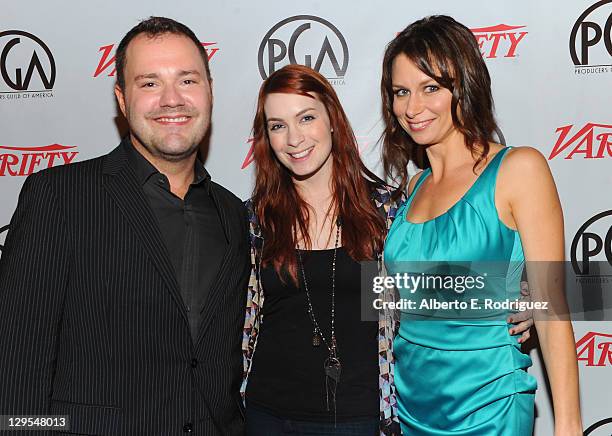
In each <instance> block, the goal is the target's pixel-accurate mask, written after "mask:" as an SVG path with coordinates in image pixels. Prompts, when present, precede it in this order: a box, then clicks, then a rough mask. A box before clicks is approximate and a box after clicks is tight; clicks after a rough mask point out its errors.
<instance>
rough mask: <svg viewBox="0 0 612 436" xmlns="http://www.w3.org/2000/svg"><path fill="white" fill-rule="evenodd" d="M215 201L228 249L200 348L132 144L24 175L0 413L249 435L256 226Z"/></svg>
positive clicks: (2, 305)
mask: <svg viewBox="0 0 612 436" xmlns="http://www.w3.org/2000/svg"><path fill="white" fill-rule="evenodd" d="M211 193H212V196H213V199H214V201H215V202H216V205H217V208H218V210H219V214H220V216H221V222H222V225H223V228H224V231H225V236H226V238H227V240H228V241H229V248H228V250H227V251H226V253H225V255H224V258H223V261H222V265H221V268H220V271H219V273H218V276H217V278H216V281H215V283H214V285H213V286H212V288H211V289H210V291H209V292H208V296H207V300H206V303H205V305H204V308H203V310H202V313H201V317H202V318H201V330H200V334H199V337H198V339H197V341H196V342H195V343H194V341H193V339H192V337H191V335H190V331H189V324H188V320H187V314H186V309H185V306H184V303H183V301H182V298H181V294H180V290H179V285H178V283H177V279H176V276H175V273H174V270H173V267H172V263H171V261H170V259H169V255H168V253H167V249H166V247H165V245H164V243H163V240H162V236H161V232H160V230H159V225H158V224H157V221H156V219H155V216H154V214H153V211H152V210H151V208H150V206H149V204H148V202H147V200H146V197H145V196H144V193H143V191H142V188H141V187H140V185H139V184H138V183H137V181H136V178H135V175H134V172H133V170H132V168H131V167H130V166H129V165H128V164H127V157H126V154H125V150H124V148H123V146H122V145H120V146H119V147H117V148H116V149H115V150H113V151H112V152H111V153H110V154H108V155H106V156H103V157H100V158H97V159H92V160H89V161H84V162H80V163H76V164H72V165H68V166H64V167H57V168H52V169H50V170H45V171H42V172H40V173H37V174H34V175H32V176H30V177H28V179H27V180H26V182H25V184H24V187H23V189H22V192H21V195H20V199H19V204H18V206H17V210H16V212H15V214H14V216H13V219H12V221H11V228H10V231H9V233H8V235H7V238H6V244H5V249H4V252H3V255H2V258H1V259H0V384H1V387H0V414H23V415H27V414H66V415H70V419H71V431H72V432H74V433H76V434H88V435H130V436H132V435H158V434H159V435H177V434H183V432H184V431H187V432H189V433H190V434H197V435H238V434H242V432H243V421H244V414H243V409H242V404H241V401H240V394H239V387H240V382H241V376H242V354H241V347H240V343H241V335H242V326H243V320H244V305H245V301H246V289H247V281H248V276H249V267H250V264H249V257H248V256H249V255H248V237H247V227H246V222H247V220H246V214H245V211H244V208H243V205H242V203H241V202H240V201H239V200H238V198H236V197H235V196H234V195H233V194H231V193H230V192H229V191H227V190H225V189H224V188H222V187H221V186H219V185H217V184H215V183H212V184H211ZM202 267H205V266H202ZM190 429H191V431H189V430H190ZM37 434H40V433H39V432H37ZM53 434H56V433H53Z"/></svg>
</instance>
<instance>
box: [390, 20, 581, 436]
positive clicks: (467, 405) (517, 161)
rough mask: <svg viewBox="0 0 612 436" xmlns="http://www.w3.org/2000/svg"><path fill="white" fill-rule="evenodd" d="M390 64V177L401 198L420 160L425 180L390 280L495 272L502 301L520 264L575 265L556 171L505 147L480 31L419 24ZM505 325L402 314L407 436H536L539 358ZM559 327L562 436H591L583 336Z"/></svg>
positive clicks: (552, 356)
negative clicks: (581, 385)
mask: <svg viewBox="0 0 612 436" xmlns="http://www.w3.org/2000/svg"><path fill="white" fill-rule="evenodd" d="M383 62H384V63H383V78H382V98H383V112H384V117H385V121H386V130H385V136H384V151H383V157H384V167H385V169H386V171H387V172H388V173H389V174H390V175H391V176H396V177H398V178H399V180H400V185H401V187H406V185H407V184H408V183H407V181H408V177H407V170H406V165H407V163H408V162H409V161H413V162H415V163H416V164H417V166H419V167H420V168H422V169H423V171H422V172H420V173H418V174H417V175H416V176H415V177H414V178H413V179H412V180H411V181H410V184H409V185H408V195H409V196H408V199H407V201H406V202H405V203H404V205H403V206H402V207H401V208H400V209H399V210H398V212H397V219H396V220H395V221H394V223H393V225H392V226H391V229H390V231H389V235H388V238H387V240H386V244H385V262H386V264H387V269H388V270H389V271H390V272H391V273H396V272H406V269H410V268H413V269H411V270H410V271H408V272H410V273H417V272H418V271H417V270H418V266H417V263H418V262H420V261H428V262H440V263H441V264H442V263H443V264H444V265H445V268H446V271H449V270H450V271H452V268H453V265H455V264H457V265H459V264H463V263H465V262H470V263H475V264H477V263H481V264H482V265H488V266H485V267H484V272H485V274H486V271H487V269H488V268H489V269H494V268H498V269H499V268H500V265H502V266H504V265H505V266H504V268H505V269H503V270H501V275H498V276H495V275H494V274H493V275H491V277H490V278H489V279H487V287H486V288H485V291H486V292H487V293H488V296H489V297H492V299H494V300H496V299H499V300H502V299H504V298H507V299H508V298H509V299H514V298H516V297H517V295H515V293H514V290H515V289H517V288H518V287H517V286H516V283H517V282H518V280H519V279H520V271H521V269H520V268H518V267H517V266H518V265H521V266H522V264H523V262H524V261H525V260H527V261H530V262H531V261H534V262H531V264H533V263H535V261H541V262H539V263H540V264H541V263H543V262H560V261H562V260H563V255H564V240H563V216H562V211H561V206H560V203H559V199H558V196H557V192H556V188H555V184H554V181H553V179H552V176H551V173H550V170H549V169H548V166H547V163H546V160H545V159H544V158H543V157H542V155H541V154H540V153H539V152H537V151H536V150H535V149H533V148H527V147H521V148H512V149H511V148H507V147H504V146H502V145H500V144H498V143H496V142H495V141H494V139H493V135H494V132H495V131H496V128H497V127H496V123H495V119H494V116H493V101H492V96H491V88H490V78H489V74H488V71H487V67H486V65H485V63H484V61H483V60H482V57H481V55H480V52H479V50H478V46H477V44H476V42H475V39H474V37H473V35H472V33H471V32H470V31H469V29H468V28H466V27H465V26H463V25H461V24H459V23H457V22H456V21H455V20H453V19H452V18H450V17H446V16H433V17H428V18H425V19H423V20H420V21H417V22H415V23H413V24H411V25H409V26H408V27H407V28H406V29H405V30H404V31H402V32H401V33H400V34H399V35H398V36H397V37H396V38H395V39H394V40H393V41H391V43H390V44H389V45H388V47H387V50H386V52H385V57H384V61H383ZM487 262H489V263H488V264H487ZM409 265H410V266H409ZM428 265H429V264H428ZM449 268H450V269H449ZM529 269H530V271H528V272H529V273H530V275H529V280H530V284H531V285H532V286H533V285H534V284H535V285H536V288H537V287H538V286H546V284H545V283H544V282H543V281H541V274H539V271H537V268H529ZM532 270H535V271H533V274H534V275H533V277H532V275H531V272H532ZM481 271H482V270H481ZM435 272H436V269H433V270H429V271H428V274H432V273H435ZM489 272H491V271H489ZM497 273H500V270H497ZM532 286H530V287H532ZM548 291H550V292H555V291H558V289H552V290H551V289H548ZM447 292H452V290H450V291H447ZM466 292H468V291H466ZM400 293H402V291H401V290H400ZM435 295H437V296H438V297H440V296H442V297H443V298H447V297H448V294H444V295H446V297H444V296H443V292H442V291H440V290H439V292H438V293H437V294H435ZM468 298H469V297H468ZM556 298H557V299H558V300H559V301H561V300H562V299H563V295H556ZM450 315H454V318H453V316H450ZM495 315H499V314H497V313H495V312H494V311H493V312H486V313H485V312H482V313H478V312H477V311H473V312H470V313H468V314H466V315H465V316H464V317H463V318H462V317H461V315H460V314H458V312H454V313H452V314H446V313H445V314H441V313H435V314H433V316H432V314H431V312H427V311H418V310H417V311H406V312H405V313H403V314H402V320H401V322H400V328H399V334H398V336H397V338H396V340H395V342H394V353H395V357H396V364H395V384H396V389H397V396H398V410H399V417H400V422H401V427H402V430H403V432H404V434H406V435H437V436H442V435H462V436H467V435H504V436H506V435H509V436H527V435H531V433H532V428H533V411H534V404H533V400H534V392H535V389H536V381H535V379H534V378H533V377H532V376H530V375H528V374H527V373H526V372H525V369H526V368H527V367H529V366H530V365H531V360H530V359H529V357H528V356H527V355H524V354H522V353H521V350H520V345H519V344H518V342H517V340H516V337H513V336H512V335H511V334H509V333H508V329H507V327H508V325H507V323H506V321H505V316H504V317H496V316H495ZM504 315H505V314H504ZM449 318H453V319H449ZM558 318H559V317H556V318H553V319H554V320H542V319H540V318H538V317H536V329H537V332H538V336H539V338H540V344H541V349H542V353H543V356H544V361H545V364H546V369H547V373H548V377H549V380H550V384H551V388H552V395H553V401H554V412H555V435H557V436H559V435H579V434H581V419H580V411H579V400H578V371H577V365H576V354H575V348H574V342H573V332H572V327H571V323H570V322H569V321H567V320H561V319H558ZM423 320H427V321H426V322H424V321H423Z"/></svg>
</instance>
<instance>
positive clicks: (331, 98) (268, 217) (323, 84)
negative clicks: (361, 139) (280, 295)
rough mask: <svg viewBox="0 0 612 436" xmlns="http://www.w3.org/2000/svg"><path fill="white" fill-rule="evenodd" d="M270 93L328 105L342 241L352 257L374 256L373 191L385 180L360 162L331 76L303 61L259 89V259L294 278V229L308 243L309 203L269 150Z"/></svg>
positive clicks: (380, 237)
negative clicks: (261, 248) (262, 241)
mask: <svg viewBox="0 0 612 436" xmlns="http://www.w3.org/2000/svg"><path fill="white" fill-rule="evenodd" d="M272 93H283V94H298V95H303V96H305V97H309V98H317V99H319V101H321V102H322V103H323V105H324V106H325V108H326V109H327V112H328V115H329V120H330V125H331V127H332V129H333V130H332V131H333V133H332V157H333V165H332V179H333V180H332V193H333V197H334V201H333V203H332V210H334V211H336V213H337V214H338V216H339V217H341V221H342V245H343V246H344V247H345V248H346V250H347V252H348V254H349V255H350V256H351V258H353V259H354V260H356V261H360V260H366V259H373V258H374V256H375V254H376V253H379V252H380V251H382V248H383V244H384V237H385V233H386V225H385V219H384V217H383V216H381V215H380V214H379V213H378V211H377V209H376V208H375V206H374V204H373V201H372V192H373V190H374V189H375V187H376V186H382V185H383V184H384V183H383V182H382V180H380V179H379V178H378V177H377V176H376V175H374V174H373V173H372V172H371V171H370V170H368V169H367V167H366V166H365V165H364V164H363V162H362V161H361V159H360V157H359V152H358V148H357V140H356V139H355V135H354V133H353V130H352V129H351V126H350V124H349V121H348V119H347V117H346V114H345V113H344V110H343V109H342V106H341V104H340V100H339V99H338V96H337V95H336V92H335V91H334V89H333V88H332V86H331V85H330V84H329V82H328V81H327V80H326V79H325V78H324V77H323V76H321V75H320V74H319V73H317V72H316V71H314V70H312V69H311V68H308V67H305V66H302V65H287V66H285V67H283V68H281V69H280V70H278V71H276V72H274V73H272V74H271V75H270V77H269V78H268V79H267V80H266V81H264V83H263V84H262V85H261V88H260V90H259V97H258V99H257V111H256V113H255V119H254V121H253V136H254V150H255V151H254V155H255V168H256V169H255V175H256V181H255V189H254V192H253V203H254V207H255V213H256V215H257V218H258V220H259V225H260V227H261V230H262V233H263V236H264V239H265V249H264V252H263V253H262V256H263V257H262V264H263V265H268V264H272V265H273V266H274V268H275V270H276V271H277V272H278V273H279V275H280V276H281V277H283V276H284V275H283V274H282V273H283V272H285V273H289V275H290V276H291V277H292V278H293V280H294V281H295V280H296V277H297V259H296V252H295V247H296V243H297V242H298V241H297V240H296V239H297V235H298V234H300V235H304V241H303V243H304V244H305V246H306V249H310V248H311V247H312V245H311V241H310V238H309V235H308V222H309V216H310V214H309V206H308V204H307V203H306V202H305V201H304V200H303V199H302V198H301V197H300V195H299V194H298V192H297V190H296V188H295V186H294V184H293V179H292V176H291V173H290V172H289V170H287V168H286V167H285V166H283V165H282V164H281V163H280V162H279V161H278V159H277V158H276V156H275V155H274V152H273V151H272V149H271V147H270V142H269V138H268V133H267V120H266V114H265V112H264V103H265V101H266V97H267V96H268V95H270V94H272Z"/></svg>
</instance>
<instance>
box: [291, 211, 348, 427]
mask: <svg viewBox="0 0 612 436" xmlns="http://www.w3.org/2000/svg"><path fill="white" fill-rule="evenodd" d="M340 226H341V224H340V218H338V219H337V220H336V242H335V243H334V256H333V260H332V277H331V278H332V291H331V328H330V333H331V335H330V337H329V340H328V339H327V338H326V337H325V335H324V334H323V331H322V330H321V328H320V327H319V323H318V321H317V317H316V316H315V313H314V310H313V308H312V300H311V298H310V291H309V290H308V281H307V280H306V273H305V272H304V262H302V255H301V253H300V250H299V247H298V249H297V250H296V251H297V260H298V265H299V267H300V272H301V275H302V280H303V282H304V291H305V293H306V302H307V310H308V315H309V316H310V321H311V322H312V327H313V332H312V346H313V347H319V346H320V345H321V341H323V343H324V344H325V346H326V347H327V350H328V352H329V354H328V356H327V358H326V359H325V361H324V362H323V371H324V372H325V404H326V408H327V411H328V412H329V411H330V409H331V407H330V404H331V406H332V407H333V409H334V420H335V417H336V390H337V388H338V383H340V372H341V370H342V365H341V363H340V358H339V356H338V343H337V342H336V329H335V320H336V259H337V254H338V241H339V240H340Z"/></svg>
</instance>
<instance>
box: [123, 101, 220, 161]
mask: <svg viewBox="0 0 612 436" xmlns="http://www.w3.org/2000/svg"><path fill="white" fill-rule="evenodd" d="M168 112H169V113H168V114H163V115H171V113H170V112H171V111H168ZM197 114H199V113H197V112H196V113H193V112H191V113H190V115H192V116H194V117H195V116H196V115H197ZM211 115H212V110H211V111H209V113H208V116H207V117H206V118H205V119H203V120H202V121H200V124H203V126H202V127H201V128H198V129H196V130H194V131H193V135H191V136H192V138H191V139H189V138H186V141H189V142H190V143H191V144H190V146H189V147H187V148H185V150H184V151H182V152H178V153H177V152H169V151H166V150H168V149H169V148H170V149H171V148H172V147H168V146H167V145H166V143H165V142H164V139H163V138H162V137H160V136H158V135H156V134H155V132H154V130H153V129H148V128H147V126H146V122H147V121H150V120H151V118H150V117H159V116H160V114H159V113H155V114H152V115H149V114H147V115H146V116H145V121H143V123H142V129H140V128H139V127H140V126H139V123H138V122H137V121H136V122H130V116H129V113H128V117H127V118H128V123H129V126H130V134H131V135H132V136H134V137H135V138H136V139H137V140H138V142H139V143H140V144H141V145H142V146H143V147H144V148H145V149H146V150H147V152H148V153H149V154H151V155H152V156H154V157H156V158H159V159H162V160H164V161H167V162H173V163H176V162H181V161H183V160H186V159H189V158H191V157H192V156H193V155H194V154H195V153H197V152H198V149H199V147H200V144H201V143H202V141H203V140H204V137H205V136H206V133H207V132H208V130H209V129H210V120H211ZM133 126H136V129H134V128H133ZM138 130H144V132H143V133H144V135H143V134H141V133H140V132H138Z"/></svg>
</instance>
